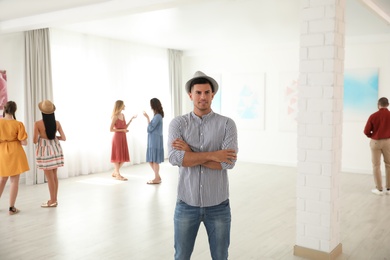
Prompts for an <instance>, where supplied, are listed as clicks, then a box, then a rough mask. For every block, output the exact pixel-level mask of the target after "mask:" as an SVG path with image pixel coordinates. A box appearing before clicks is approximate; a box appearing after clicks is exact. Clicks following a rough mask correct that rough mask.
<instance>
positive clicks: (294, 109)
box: [279, 72, 299, 132]
mask: <svg viewBox="0 0 390 260" xmlns="http://www.w3.org/2000/svg"><path fill="white" fill-rule="evenodd" d="M298 77H299V73H298V72H282V73H280V76H279V80H280V102H279V130H280V131H284V132H296V131H297V116H298Z"/></svg>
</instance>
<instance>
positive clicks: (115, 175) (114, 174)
mask: <svg viewBox="0 0 390 260" xmlns="http://www.w3.org/2000/svg"><path fill="white" fill-rule="evenodd" d="M123 164H124V162H120V163H118V162H116V163H114V166H115V172H114V173H113V174H112V177H115V178H116V179H117V180H121V181H127V178H125V177H123V176H122V175H121V174H120V168H121V167H122V165H123Z"/></svg>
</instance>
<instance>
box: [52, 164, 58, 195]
mask: <svg viewBox="0 0 390 260" xmlns="http://www.w3.org/2000/svg"><path fill="white" fill-rule="evenodd" d="M53 180H54V196H55V197H54V198H55V202H58V197H57V196H58V175H57V169H54V170H53Z"/></svg>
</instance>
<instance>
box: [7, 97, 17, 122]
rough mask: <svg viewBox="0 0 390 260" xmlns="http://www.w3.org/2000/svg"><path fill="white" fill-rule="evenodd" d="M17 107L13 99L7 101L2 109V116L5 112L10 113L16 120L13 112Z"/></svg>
mask: <svg viewBox="0 0 390 260" xmlns="http://www.w3.org/2000/svg"><path fill="white" fill-rule="evenodd" d="M17 108H18V107H17V106H16V103H15V102H14V101H8V102H7V103H6V104H5V105H4V110H3V117H5V114H9V115H12V117H13V118H14V119H15V120H16V116H15V112H16V109H17Z"/></svg>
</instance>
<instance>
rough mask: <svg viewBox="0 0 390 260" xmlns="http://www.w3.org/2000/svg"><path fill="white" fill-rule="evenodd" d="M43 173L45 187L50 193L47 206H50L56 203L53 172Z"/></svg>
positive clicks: (46, 171)
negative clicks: (45, 182)
mask: <svg viewBox="0 0 390 260" xmlns="http://www.w3.org/2000/svg"><path fill="white" fill-rule="evenodd" d="M44 172H45V176H46V180H47V186H48V187H49V193H50V200H49V201H48V204H49V205H51V204H54V203H56V202H57V198H56V184H55V181H54V172H53V170H45V171H44Z"/></svg>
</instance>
